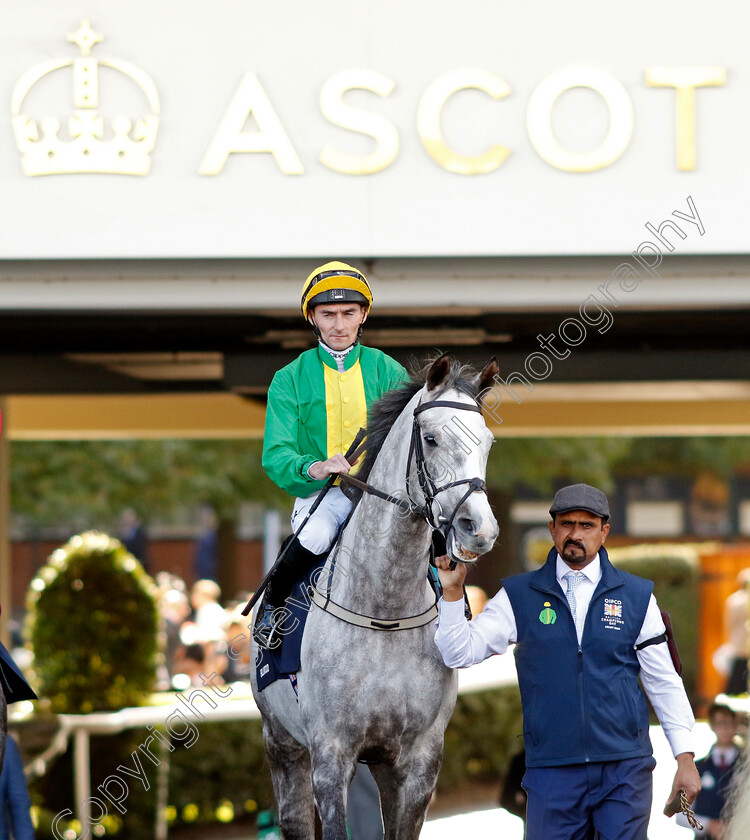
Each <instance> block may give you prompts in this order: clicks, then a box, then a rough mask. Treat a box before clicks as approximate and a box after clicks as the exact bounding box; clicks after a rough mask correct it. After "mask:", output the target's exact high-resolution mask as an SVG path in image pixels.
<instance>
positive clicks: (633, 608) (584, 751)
mask: <svg viewBox="0 0 750 840" xmlns="http://www.w3.org/2000/svg"><path fill="white" fill-rule="evenodd" d="M599 558H600V560H601V570H602V577H601V580H600V581H599V585H598V586H597V588H596V590H595V592H594V594H593V596H592V598H591V603H590V605H589V610H588V613H587V615H586V621H585V624H584V629H583V637H582V640H581V644H580V646H579V644H578V639H577V637H576V630H575V625H574V623H573V616H572V615H571V612H570V607H569V606H568V602H567V600H566V599H565V595H564V594H563V591H562V589H561V588H560V584H559V583H558V582H557V578H556V563H557V551H556V550H555V549H554V548H553V549H552V551H550V553H549V556H548V557H547V562H546V563H545V565H544V566H543V567H542V568H541V569H539V570H538V571H536V572H530V573H528V574H522V575H516V576H514V577H511V578H507V579H506V580H504V581H503V586H504V587H505V590H506V592H507V593H508V597H509V598H510V603H511V606H512V607H513V613H514V615H515V619H516V625H517V627H518V644H517V646H516V666H517V669H518V681H519V685H520V688H521V699H522V702H523V724H524V725H523V729H524V740H525V744H526V765H527V766H528V767H554V766H558V765H565V764H582V763H585V762H589V761H616V760H620V759H624V758H635V757H638V756H647V755H651V753H652V749H651V741H650V739H649V733H648V726H649V719H648V707H647V705H646V698H645V697H644V696H643V692H642V691H641V689H640V687H639V685H638V674H639V671H640V667H639V664H638V658H637V655H636V651H635V650H634V645H635V641H636V639H637V638H638V635H639V634H640V632H641V627H642V625H643V619H644V618H645V615H646V610H647V608H648V603H649V598H650V596H651V592H652V590H653V586H654V585H653V583H652V582H651V581H648V580H644V579H643V578H639V577H636V576H635V575H630V574H627V573H625V572H621V571H619V570H618V569H615V567H614V566H613V565H612V564H611V563H610V561H609V558H608V557H607V552H606V551H605V550H604V549H603V548H601V549H600V550H599Z"/></svg>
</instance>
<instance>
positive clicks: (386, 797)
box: [370, 764, 404, 840]
mask: <svg viewBox="0 0 750 840" xmlns="http://www.w3.org/2000/svg"><path fill="white" fill-rule="evenodd" d="M370 771H371V772H372V775H373V776H374V778H375V781H376V782H377V783H378V789H379V790H380V807H381V809H382V812H383V840H396V838H397V837H398V836H399V835H398V830H399V823H400V822H401V814H402V812H403V810H404V779H403V776H402V775H400V774H397V773H396V770H395V769H394V768H393V767H391V766H390V765H387V764H372V765H371V766H370Z"/></svg>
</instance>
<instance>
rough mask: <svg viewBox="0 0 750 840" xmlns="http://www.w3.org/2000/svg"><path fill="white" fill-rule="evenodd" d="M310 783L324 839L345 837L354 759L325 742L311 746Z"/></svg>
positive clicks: (342, 838) (331, 839)
mask: <svg viewBox="0 0 750 840" xmlns="http://www.w3.org/2000/svg"><path fill="white" fill-rule="evenodd" d="M311 760H312V784H313V792H314V794H315V804H316V805H317V807H318V814H319V815H320V822H321V825H322V827H323V840H346V838H347V833H346V800H347V795H348V793H349V785H350V784H351V781H352V777H353V776H354V761H353V759H351V758H350V759H347V758H345V757H344V755H343V754H342V753H341V752H340V751H338V750H336V749H335V748H332V746H331V744H330V743H328V744H326V745H325V747H323V748H321V746H320V745H319V746H318V748H317V749H315V748H313V751H312V755H311Z"/></svg>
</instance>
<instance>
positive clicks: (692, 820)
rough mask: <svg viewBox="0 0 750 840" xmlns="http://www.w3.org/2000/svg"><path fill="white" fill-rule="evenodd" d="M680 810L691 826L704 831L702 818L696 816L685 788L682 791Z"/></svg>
mask: <svg viewBox="0 0 750 840" xmlns="http://www.w3.org/2000/svg"><path fill="white" fill-rule="evenodd" d="M680 810H681V811H682V813H683V814H684V815H685V816H686V817H687V821H688V823H689V824H690V828H695V829H697V830H698V831H703V825H702V824H701V822H700V820H699V819H698V818H697V817H696V816H695V811H693V809H692V808H691V807H690V803H689V802H688V798H687V793H685V791H684V790H681V791H680Z"/></svg>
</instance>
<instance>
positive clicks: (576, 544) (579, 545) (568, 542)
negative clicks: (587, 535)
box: [563, 540, 584, 551]
mask: <svg viewBox="0 0 750 840" xmlns="http://www.w3.org/2000/svg"><path fill="white" fill-rule="evenodd" d="M569 545H574V546H575V547H576V548H580V549H581V551H584V546H583V543H580V542H576V540H566V541H565V545H563V549H566V548H567V547H568V546H569Z"/></svg>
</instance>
